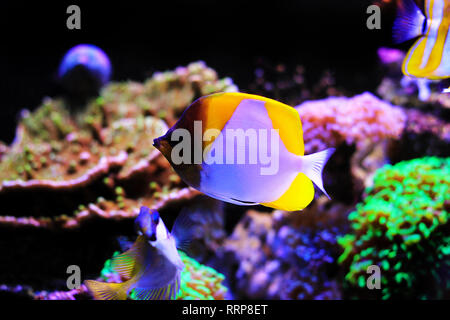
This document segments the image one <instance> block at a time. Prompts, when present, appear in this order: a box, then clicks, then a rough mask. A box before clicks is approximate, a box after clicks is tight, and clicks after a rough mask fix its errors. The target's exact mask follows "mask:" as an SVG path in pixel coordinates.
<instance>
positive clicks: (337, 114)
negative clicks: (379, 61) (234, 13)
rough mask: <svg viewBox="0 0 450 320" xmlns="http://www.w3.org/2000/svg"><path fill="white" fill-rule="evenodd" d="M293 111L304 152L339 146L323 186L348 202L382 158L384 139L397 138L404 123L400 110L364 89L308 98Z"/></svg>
mask: <svg viewBox="0 0 450 320" xmlns="http://www.w3.org/2000/svg"><path fill="white" fill-rule="evenodd" d="M296 109H297V111H298V112H299V114H300V118H301V120H302V124H303V138H304V141H305V153H306V154H309V153H313V152H317V151H320V150H324V149H326V148H329V147H336V148H337V151H336V154H335V155H334V156H333V157H332V158H331V160H330V164H329V165H328V166H327V167H328V172H330V177H331V178H329V179H328V180H326V181H325V185H326V186H327V185H328V189H327V190H330V192H331V193H330V194H331V195H332V196H334V197H337V198H338V199H341V200H350V202H351V201H354V200H355V199H353V198H351V199H348V197H349V196H350V197H352V195H355V194H356V195H358V194H361V193H362V191H363V187H364V185H365V184H367V182H368V181H369V180H367V177H370V176H371V174H372V173H373V172H374V171H375V170H376V169H377V168H379V167H380V166H382V165H383V164H384V163H385V162H386V150H385V148H386V142H387V141H389V140H390V139H398V138H399V137H400V135H401V133H402V131H403V128H404V122H405V115H404V113H403V111H402V110H401V109H400V108H397V107H395V106H392V105H391V104H389V103H387V102H384V101H382V100H380V99H378V98H377V97H375V96H374V95H372V94H371V93H368V92H366V93H363V94H360V95H357V96H355V97H353V98H345V97H331V98H327V99H324V100H318V101H307V102H304V103H302V104H301V105H299V106H297V107H296ZM349 171H351V172H349ZM349 179H350V180H349ZM332 182H334V183H335V184H336V183H337V184H338V185H331V183H332ZM343 186H345V188H343ZM349 190H352V192H348V191H349Z"/></svg>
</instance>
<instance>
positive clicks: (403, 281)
mask: <svg viewBox="0 0 450 320" xmlns="http://www.w3.org/2000/svg"><path fill="white" fill-rule="evenodd" d="M449 165H450V158H436V157H426V158H421V159H414V160H410V161H403V162H400V163H398V164H396V165H386V166H384V167H383V168H381V169H379V170H378V171H377V172H376V174H375V177H374V184H373V186H372V187H370V188H368V189H367V190H366V195H367V196H366V198H365V200H364V201H363V202H362V203H359V204H358V205H357V207H356V211H354V212H352V213H350V215H349V217H348V219H349V221H350V223H351V229H352V232H351V233H350V234H347V235H345V236H343V237H340V238H339V239H338V242H339V244H340V245H341V246H342V247H343V249H344V253H343V254H342V255H341V256H340V258H339V262H340V263H341V264H343V265H345V266H347V267H348V272H347V274H346V276H345V280H346V284H347V285H348V287H349V288H350V289H351V288H353V289H355V290H359V291H361V292H368V291H372V290H368V289H367V288H366V279H367V277H368V274H367V267H368V266H370V265H378V266H379V267H380V270H381V290H374V291H373V292H371V294H374V292H377V293H378V294H379V296H378V297H380V298H382V299H389V298H439V297H442V295H443V294H445V293H446V291H448V289H450V280H449V279H450V277H448V274H446V273H447V272H446V270H447V269H448V266H449V265H450V259H449V256H450V232H449V223H448V221H449V207H450V190H449V189H450V169H449V168H450V167H449ZM361 292H358V295H361Z"/></svg>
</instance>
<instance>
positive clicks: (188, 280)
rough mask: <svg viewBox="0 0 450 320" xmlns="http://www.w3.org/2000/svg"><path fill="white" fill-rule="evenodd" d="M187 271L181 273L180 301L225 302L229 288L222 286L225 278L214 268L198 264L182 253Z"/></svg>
mask: <svg viewBox="0 0 450 320" xmlns="http://www.w3.org/2000/svg"><path fill="white" fill-rule="evenodd" d="M180 256H181V260H182V261H183V263H184V265H185V269H184V270H183V272H182V273H181V289H180V295H179V296H178V297H177V299H178V300H224V299H225V295H226V293H227V290H228V289H227V288H226V287H225V286H224V285H223V284H222V281H223V280H224V279H225V276H224V275H223V274H221V273H218V272H217V271H216V270H214V269H213V268H210V267H207V266H205V265H202V264H200V263H198V262H197V261H196V260H194V259H191V258H190V257H188V256H187V255H186V254H185V253H184V252H182V251H180Z"/></svg>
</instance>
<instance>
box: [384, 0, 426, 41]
mask: <svg viewBox="0 0 450 320" xmlns="http://www.w3.org/2000/svg"><path fill="white" fill-rule="evenodd" d="M425 21H426V17H425V15H424V14H423V12H422V11H421V10H420V9H419V7H418V6H417V4H416V3H415V2H414V0H404V1H402V2H400V4H399V8H398V10H397V17H396V18H395V20H394V26H393V34H392V38H393V41H394V43H401V42H404V41H407V40H410V39H413V38H416V37H418V36H420V35H422V34H423V25H424V23H425Z"/></svg>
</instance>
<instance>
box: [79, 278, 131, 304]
mask: <svg viewBox="0 0 450 320" xmlns="http://www.w3.org/2000/svg"><path fill="white" fill-rule="evenodd" d="M85 284H86V286H87V287H88V289H89V291H91V292H92V295H93V296H94V299H95V300H126V299H127V290H126V284H125V283H106V282H100V281H95V280H86V281H85Z"/></svg>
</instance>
